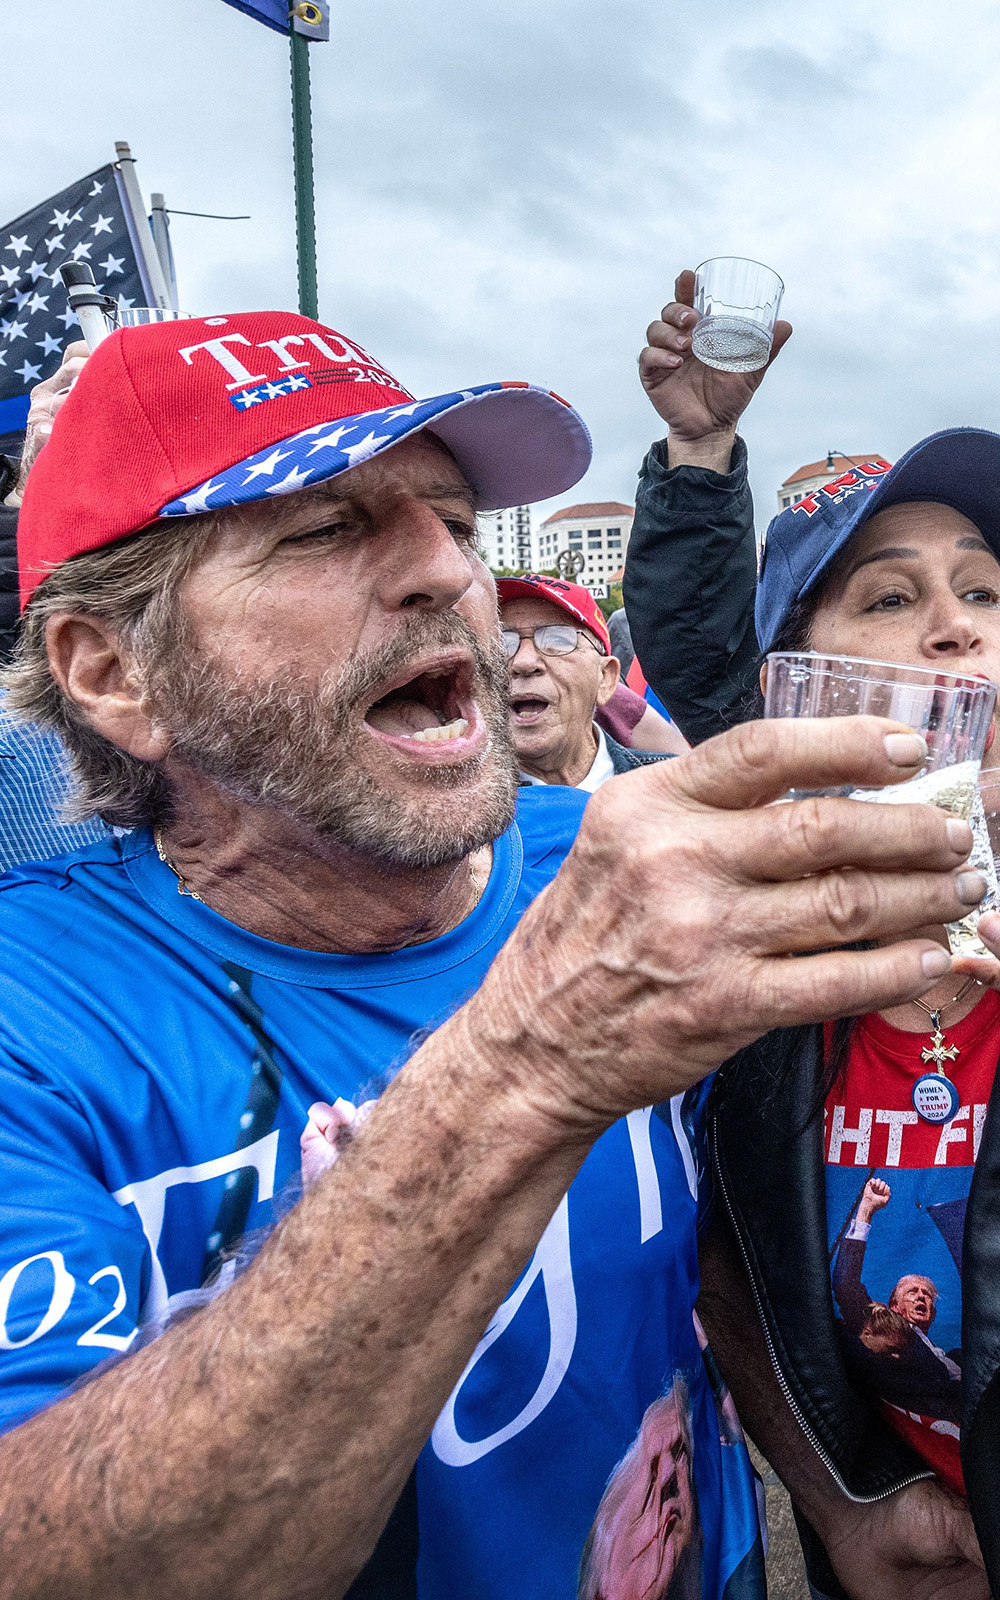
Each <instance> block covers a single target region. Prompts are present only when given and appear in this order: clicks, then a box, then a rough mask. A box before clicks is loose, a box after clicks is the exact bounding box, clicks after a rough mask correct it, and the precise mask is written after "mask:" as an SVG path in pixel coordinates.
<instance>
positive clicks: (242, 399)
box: [230, 389, 264, 411]
mask: <svg viewBox="0 0 1000 1600" xmlns="http://www.w3.org/2000/svg"><path fill="white" fill-rule="evenodd" d="M230 398H231V400H232V402H233V405H234V406H239V408H240V410H241V411H249V409H250V407H251V406H262V405H263V404H264V396H263V395H262V394H261V392H260V390H259V389H241V390H240V392H239V394H234V395H231V396H230Z"/></svg>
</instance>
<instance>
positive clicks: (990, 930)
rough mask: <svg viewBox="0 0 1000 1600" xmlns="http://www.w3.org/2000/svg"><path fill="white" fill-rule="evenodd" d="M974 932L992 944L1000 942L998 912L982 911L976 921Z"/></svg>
mask: <svg viewBox="0 0 1000 1600" xmlns="http://www.w3.org/2000/svg"><path fill="white" fill-rule="evenodd" d="M976 932H977V933H978V934H980V935H981V936H982V938H984V939H989V940H990V942H991V943H992V944H997V943H1000V914H998V913H997V912H996V911H984V913H983V915H982V916H981V917H980V919H979V921H978V922H977V923H976Z"/></svg>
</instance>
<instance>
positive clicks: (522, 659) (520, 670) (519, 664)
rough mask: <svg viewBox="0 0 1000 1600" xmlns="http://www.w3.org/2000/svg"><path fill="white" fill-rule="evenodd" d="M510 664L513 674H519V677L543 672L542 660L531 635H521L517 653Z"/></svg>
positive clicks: (511, 658)
mask: <svg viewBox="0 0 1000 1600" xmlns="http://www.w3.org/2000/svg"><path fill="white" fill-rule="evenodd" d="M509 664H510V670H511V672H514V673H517V675H518V676H519V677H527V676H529V675H530V674H531V673H533V672H541V671H542V669H543V662H542V658H541V656H540V655H539V653H538V647H537V645H536V644H535V641H534V638H533V637H532V635H531V634H530V633H528V634H522V635H521V640H520V643H519V644H518V647H517V651H516V653H515V654H514V655H512V656H511V657H510V663H509Z"/></svg>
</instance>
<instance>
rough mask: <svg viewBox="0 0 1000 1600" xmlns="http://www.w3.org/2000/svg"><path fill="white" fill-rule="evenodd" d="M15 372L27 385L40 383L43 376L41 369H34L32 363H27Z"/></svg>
mask: <svg viewBox="0 0 1000 1600" xmlns="http://www.w3.org/2000/svg"><path fill="white" fill-rule="evenodd" d="M15 370H16V372H17V375H18V377H19V378H23V379H24V381H25V383H38V382H39V381H40V379H41V376H42V369H41V367H33V366H32V365H31V362H30V361H25V363H24V366H23V367H17V368H16V369H15Z"/></svg>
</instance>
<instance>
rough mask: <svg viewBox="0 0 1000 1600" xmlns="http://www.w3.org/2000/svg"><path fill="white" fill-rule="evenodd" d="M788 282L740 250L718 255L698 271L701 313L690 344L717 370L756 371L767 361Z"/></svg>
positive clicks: (696, 301) (696, 293) (697, 304)
mask: <svg viewBox="0 0 1000 1600" xmlns="http://www.w3.org/2000/svg"><path fill="white" fill-rule="evenodd" d="M784 289H785V286H784V284H783V283H782V281H781V279H780V278H779V277H778V274H777V273H776V272H772V271H771V268H770V267H765V266H763V265H762V264H761V263H760V262H759V261H745V260H744V259H743V257H742V256H714V257H713V258H712V260H711V261H703V262H702V264H701V266H700V267H699V268H698V271H697V273H696V275H695V285H694V308H695V310H696V311H697V313H698V316H699V318H700V320H699V322H698V323H697V325H696V326H695V329H694V332H693V334H692V336H691V349H692V351H693V352H694V354H695V355H696V356H697V358H698V360H699V361H700V362H701V363H702V365H703V366H706V367H714V368H715V369H716V371H718V372H757V371H758V370H759V369H760V368H761V367H764V366H766V365H767V362H768V359H769V357H770V354H771V340H772V338H773V337H774V323H775V319H776V318H777V315H778V309H779V307H780V305H781V296H782V294H783V293H784Z"/></svg>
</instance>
